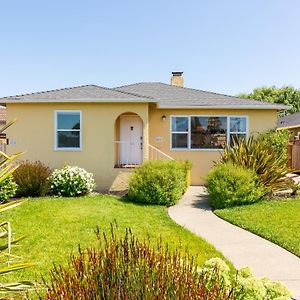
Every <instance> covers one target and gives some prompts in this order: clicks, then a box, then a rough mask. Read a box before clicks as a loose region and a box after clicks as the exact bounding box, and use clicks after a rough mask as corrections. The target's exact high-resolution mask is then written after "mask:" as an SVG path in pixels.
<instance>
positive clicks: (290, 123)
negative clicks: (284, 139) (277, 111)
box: [277, 112, 300, 139]
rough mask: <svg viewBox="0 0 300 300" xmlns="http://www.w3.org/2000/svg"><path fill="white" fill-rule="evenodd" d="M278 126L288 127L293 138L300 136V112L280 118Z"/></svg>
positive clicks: (281, 127) (280, 127) (279, 127)
mask: <svg viewBox="0 0 300 300" xmlns="http://www.w3.org/2000/svg"><path fill="white" fill-rule="evenodd" d="M277 127H278V129H288V130H289V131H290V132H291V136H292V139H294V138H296V137H297V138H300V112H298V113H294V114H291V115H287V116H284V117H282V118H279V120H278V125H277Z"/></svg>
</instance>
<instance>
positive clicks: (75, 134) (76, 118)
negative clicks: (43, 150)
mask: <svg viewBox="0 0 300 300" xmlns="http://www.w3.org/2000/svg"><path fill="white" fill-rule="evenodd" d="M55 149H57V150H80V149H81V112H80V111H56V112H55Z"/></svg>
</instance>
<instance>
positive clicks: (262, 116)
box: [149, 106, 277, 185]
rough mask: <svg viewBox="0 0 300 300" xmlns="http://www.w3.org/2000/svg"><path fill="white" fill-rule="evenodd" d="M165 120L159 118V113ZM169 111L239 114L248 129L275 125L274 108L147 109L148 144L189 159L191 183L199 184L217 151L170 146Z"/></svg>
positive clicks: (170, 113)
mask: <svg viewBox="0 0 300 300" xmlns="http://www.w3.org/2000/svg"><path fill="white" fill-rule="evenodd" d="M163 115H165V116H166V120H165V121H163V120H162V116H163ZM171 115H242V116H248V119H249V133H254V132H262V131H266V130H268V129H275V128H276V123H277V111H275V110H224V109H223V110H216V109H215V110H201V109H194V110H183V109H176V110H170V109H168V110H167V109H156V108H155V107H154V106H151V107H150V110H149V144H151V145H153V146H154V147H156V148H158V149H159V150H161V151H163V152H164V153H166V154H168V155H169V156H171V157H173V158H176V159H181V160H187V159H188V160H189V161H191V163H192V170H191V184H192V185H197V184H203V183H204V182H205V176H206V175H207V173H208V171H209V170H210V169H211V167H212V166H213V162H214V161H216V160H218V159H219V157H220V151H216V150H192V151H190V150H170V149H171V145H170V116H171ZM156 137H161V138H162V142H157V141H156Z"/></svg>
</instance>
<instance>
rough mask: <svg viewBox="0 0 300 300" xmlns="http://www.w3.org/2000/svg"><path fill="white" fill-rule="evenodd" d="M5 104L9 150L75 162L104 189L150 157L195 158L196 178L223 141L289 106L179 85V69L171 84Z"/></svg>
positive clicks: (268, 124)
mask: <svg viewBox="0 0 300 300" xmlns="http://www.w3.org/2000/svg"><path fill="white" fill-rule="evenodd" d="M0 103H1V104H3V105H6V108H7V109H6V110H7V120H12V119H15V118H16V119H17V122H16V123H15V124H14V125H13V126H12V127H11V128H9V130H8V132H7V136H8V138H9V145H8V147H7V148H8V151H9V152H10V153H12V152H17V151H26V153H25V155H24V159H29V160H31V161H34V160H40V161H42V162H44V163H45V164H47V165H49V166H50V167H52V168H57V167H62V166H63V165H64V164H70V165H78V166H80V167H83V168H85V169H86V170H87V171H89V172H92V173H93V174H94V177H95V180H96V183H97V187H98V190H100V191H104V190H108V189H109V188H110V187H111V185H112V183H113V182H114V181H115V179H116V178H117V176H118V175H119V174H120V173H124V172H131V171H132V169H133V167H135V166H137V165H139V164H141V163H142V162H143V161H145V160H147V159H160V158H161V159H163V158H166V159H168V158H170V157H171V158H174V159H181V160H187V159H188V160H190V161H191V162H192V170H191V184H193V185H196V184H201V183H203V182H204V180H205V176H206V175H207V173H208V171H209V170H210V168H211V167H212V164H213V161H215V160H217V159H218V158H219V155H220V151H222V150H221V149H222V147H223V145H224V144H227V143H230V142H231V141H232V140H233V139H234V138H236V137H241V136H249V134H250V133H251V132H262V131H265V130H268V129H271V128H276V124H277V111H278V110H282V109H286V108H287V107H286V106H283V105H275V104H271V103H264V102H260V101H255V100H246V99H240V98H237V97H233V96H227V95H222V94H217V93H211V92H205V91H202V90H196V89H191V88H185V87H183V77H182V72H173V76H172V78H171V84H170V85H169V84H164V83H159V82H153V83H150V82H148V83H136V84H131V85H126V86H121V87H117V88H113V89H111V88H104V87H100V86H96V85H85V86H79V87H72V88H65V89H58V90H52V91H46V92H39V93H32V94H26V95H19V96H13V97H5V98H2V99H0Z"/></svg>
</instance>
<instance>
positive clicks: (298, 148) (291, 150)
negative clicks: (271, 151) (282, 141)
mask: <svg viewBox="0 0 300 300" xmlns="http://www.w3.org/2000/svg"><path fill="white" fill-rule="evenodd" d="M287 152H288V166H289V167H290V168H291V169H292V170H295V171H300V140H294V141H293V142H292V143H291V144H289V145H288V147H287Z"/></svg>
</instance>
